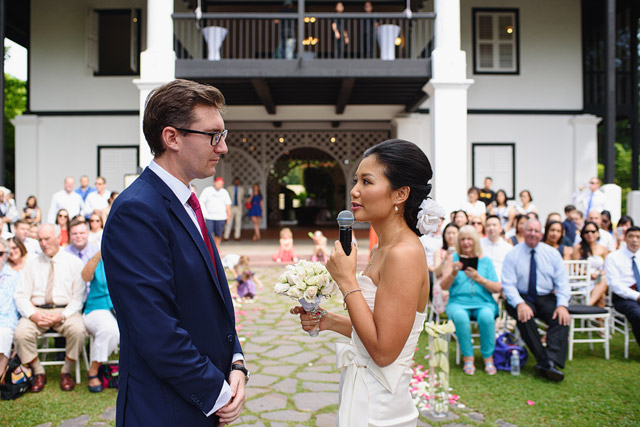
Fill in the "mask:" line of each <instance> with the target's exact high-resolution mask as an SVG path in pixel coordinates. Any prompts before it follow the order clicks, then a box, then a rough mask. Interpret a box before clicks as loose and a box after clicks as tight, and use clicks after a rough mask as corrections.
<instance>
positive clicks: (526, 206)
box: [509, 190, 538, 228]
mask: <svg viewBox="0 0 640 427" xmlns="http://www.w3.org/2000/svg"><path fill="white" fill-rule="evenodd" d="M519 196H520V203H516V204H515V205H513V206H512V207H511V213H510V214H509V227H510V228H513V227H514V226H515V221H514V220H515V219H516V216H518V215H528V214H529V213H531V212H533V213H535V214H536V215H537V212H538V208H537V207H536V206H535V205H534V204H533V203H531V202H533V197H531V193H530V192H529V190H522V191H521V192H520V194H519Z"/></svg>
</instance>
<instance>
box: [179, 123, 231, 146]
mask: <svg viewBox="0 0 640 427" xmlns="http://www.w3.org/2000/svg"><path fill="white" fill-rule="evenodd" d="M174 128H175V129H176V130H180V131H182V132H187V133H197V134H199V135H207V136H210V137H211V141H209V144H211V146H212V147H215V146H216V145H218V144H220V140H221V139H222V138H225V140H226V138H227V134H228V133H229V130H228V129H224V130H219V131H217V132H203V131H201V130H193V129H183V128H176V127H175V126H174ZM213 141H215V143H214V142H213Z"/></svg>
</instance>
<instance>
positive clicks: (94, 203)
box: [83, 190, 111, 216]
mask: <svg viewBox="0 0 640 427" xmlns="http://www.w3.org/2000/svg"><path fill="white" fill-rule="evenodd" d="M110 195H111V192H110V191H109V190H105V191H104V192H103V193H102V194H100V193H98V192H97V191H93V192H91V193H89V194H88V195H87V199H86V200H85V201H84V211H83V215H84V216H89V215H91V214H92V213H93V211H94V210H96V209H106V208H107V207H108V206H109V196H110Z"/></svg>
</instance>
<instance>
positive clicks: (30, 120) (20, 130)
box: [11, 114, 49, 213]
mask: <svg viewBox="0 0 640 427" xmlns="http://www.w3.org/2000/svg"><path fill="white" fill-rule="evenodd" d="M39 122H40V120H38V116H36V115H33V114H23V115H21V116H18V117H16V118H14V119H13V120H11V123H13V126H15V130H16V134H15V135H16V137H15V163H16V165H23V167H17V168H16V177H15V178H16V188H14V189H13V191H14V192H15V195H16V206H24V204H25V202H26V201H27V197H29V195H30V194H39V195H40V194H42V192H41V191H40V190H41V189H40V187H39V185H38V182H39V179H40V171H41V170H45V169H44V168H43V166H44V165H41V164H40V156H39V153H40V150H39V149H38V125H39ZM27 165H30V167H29V166H27ZM45 179H46V177H45ZM47 203H49V201H48V200H42V199H39V204H40V207H41V208H42V209H43V213H45V212H44V209H45V208H47V207H48V205H47Z"/></svg>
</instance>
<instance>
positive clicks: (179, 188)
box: [149, 160, 191, 205]
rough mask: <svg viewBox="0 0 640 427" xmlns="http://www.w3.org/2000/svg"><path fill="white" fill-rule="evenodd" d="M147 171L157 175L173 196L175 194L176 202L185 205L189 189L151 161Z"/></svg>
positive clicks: (189, 192) (189, 194)
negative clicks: (149, 170) (178, 201)
mask: <svg viewBox="0 0 640 427" xmlns="http://www.w3.org/2000/svg"><path fill="white" fill-rule="evenodd" d="M149 169H151V170H152V171H153V172H155V174H156V175H158V177H159V178H160V179H161V180H162V182H164V183H165V184H167V186H168V187H169V188H170V189H171V191H173V194H175V195H176V197H177V198H178V200H180V203H182V204H183V205H184V204H185V203H187V201H188V200H189V197H191V189H190V188H189V187H187V186H186V185H184V183H183V182H182V181H180V180H179V179H178V178H176V177H175V176H173V175H171V174H170V173H169V172H167V171H166V170H164V169H163V168H162V166H160V165H159V164H157V163H156V162H154V161H153V160H151V163H149Z"/></svg>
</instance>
